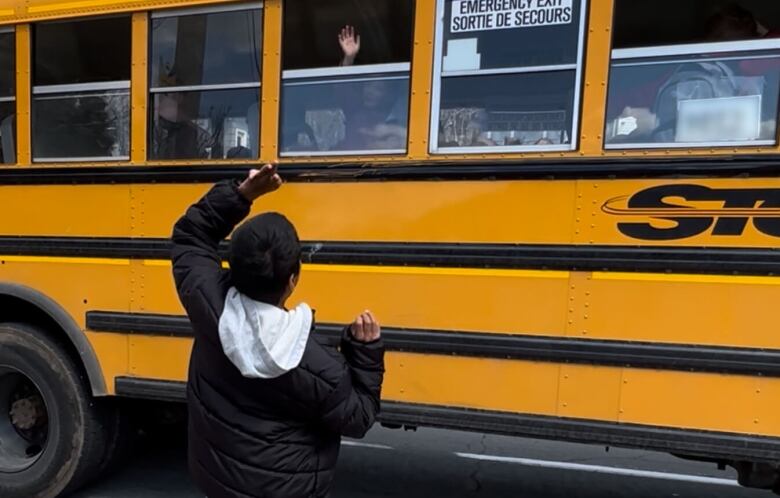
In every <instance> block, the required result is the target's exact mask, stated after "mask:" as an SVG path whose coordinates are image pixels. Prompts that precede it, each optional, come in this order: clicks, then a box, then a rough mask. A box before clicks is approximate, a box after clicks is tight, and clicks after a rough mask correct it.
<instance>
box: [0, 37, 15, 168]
mask: <svg viewBox="0 0 780 498" xmlns="http://www.w3.org/2000/svg"><path fill="white" fill-rule="evenodd" d="M8 34H10V35H11V36H16V26H14V25H11V26H0V35H8ZM15 48H16V40H14V51H13V52H12V53H11V54H10V55H11V57H13V65H14V77H15V76H16V51H15ZM0 55H2V54H0ZM12 88H13V92H12V94H11V95H0V103H2V104H5V103H8V102H12V103H13V106H14V115H16V113H17V112H18V109H17V108H16V94H17V93H18V90H19V89H18V88H16V79H15V78H14V84H13V87H12ZM14 128H15V127H14ZM14 135H17V133H16V132H14ZM13 142H14V148H15V149H17V148H18V142H17V137H16V136H14V137H13ZM18 163H19V153H18V150H14V160H13V162H8V163H5V162H3V160H2V157H0V166H5V167H7V166H13V165H15V164H18Z"/></svg>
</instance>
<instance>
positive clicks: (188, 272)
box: [171, 165, 282, 297]
mask: <svg viewBox="0 0 780 498" xmlns="http://www.w3.org/2000/svg"><path fill="white" fill-rule="evenodd" d="M281 183H282V181H281V178H280V177H279V175H278V174H277V173H276V166H272V165H265V166H263V168H262V169H260V170H252V171H250V173H249V176H248V177H247V178H246V180H244V181H243V182H242V183H241V184H237V183H236V182H235V181H224V182H219V183H217V184H216V185H214V187H212V188H211V190H209V192H208V193H207V194H206V195H205V196H203V197H202V198H201V199H200V200H199V201H198V202H196V203H195V204H193V205H192V206H190V207H189V209H187V212H186V213H185V214H184V216H182V217H181V218H180V219H179V221H177V222H176V224H175V225H174V227H173V236H172V242H173V248H172V255H171V256H172V260H173V276H174V280H175V282H176V288H177V290H178V291H179V294H180V297H184V296H183V295H182V293H184V292H188V290H189V291H192V290H194V289H195V288H197V287H198V286H200V285H201V284H202V283H205V282H209V281H213V280H214V279H217V278H218V277H219V275H220V273H221V271H222V259H221V258H220V256H219V243H220V242H221V241H222V240H223V239H225V238H226V237H227V236H228V235H230V232H232V231H233V228H235V226H236V225H237V224H238V223H239V222H240V221H241V220H243V219H244V218H245V217H246V216H247V215H248V214H249V208H250V207H251V205H252V202H253V201H254V200H255V199H257V198H258V197H260V196H261V195H263V194H266V193H269V192H273V191H274V190H276V189H278V188H279V186H280V185H281Z"/></svg>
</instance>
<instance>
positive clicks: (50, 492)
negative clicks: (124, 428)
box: [0, 323, 113, 498]
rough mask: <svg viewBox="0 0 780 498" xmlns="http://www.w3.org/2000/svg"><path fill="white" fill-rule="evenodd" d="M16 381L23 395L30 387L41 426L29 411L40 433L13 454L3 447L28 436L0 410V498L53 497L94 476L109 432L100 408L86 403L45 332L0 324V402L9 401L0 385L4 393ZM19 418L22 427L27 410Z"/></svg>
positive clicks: (72, 367)
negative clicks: (36, 399)
mask: <svg viewBox="0 0 780 498" xmlns="http://www.w3.org/2000/svg"><path fill="white" fill-rule="evenodd" d="M19 382H27V383H28V384H25V386H26V387H25V389H26V391H25V393H27V392H30V390H31V389H32V388H30V387H29V386H33V387H34V389H36V390H37V393H38V394H37V395H39V397H40V398H41V399H42V401H43V409H44V410H45V415H46V419H45V420H46V423H45V425H43V419H42V418H41V417H40V416H39V413H40V408H36V409H35V410H33V411H32V413H34V414H35V416H34V417H32V419H33V420H35V423H36V427H40V431H44V430H45V433H46V434H45V440H44V441H43V443H42V444H41V443H40V441H39V440H36V444H35V445H34V446H33V447H32V448H33V449H32V450H31V449H30V448H29V447H28V448H27V449H26V450H24V451H16V452H14V447H15V446H14V444H8V442H15V444H16V447H17V450H18V449H19V448H23V445H24V444H25V443H27V442H28V439H26V437H27V435H28V432H26V431H21V432H20V430H19V417H18V413H19V411H17V412H15V413H16V418H15V419H14V417H12V415H11V409H10V405H9V407H8V408H6V407H2V409H0V437H3V435H5V439H6V443H5V444H4V446H5V449H3V450H2V451H3V453H0V496H2V497H3V498H54V497H56V496H64V495H67V494H68V493H70V492H72V491H74V490H76V489H77V488H79V487H80V486H82V485H84V484H85V483H87V482H88V481H90V480H91V479H93V478H95V477H97V476H98V474H99V472H100V470H101V461H104V460H105V459H106V457H107V456H109V455H108V453H107V452H108V450H109V448H110V446H111V445H110V444H109V438H110V437H111V433H112V432H113V431H111V430H110V427H109V426H110V425H111V424H108V425H107V424H105V421H106V420H107V419H106V416H108V417H109V420H110V419H111V417H110V414H107V413H106V411H105V410H106V404H105V403H102V402H97V401H102V400H97V401H96V400H93V399H92V396H91V393H90V392H89V389H88V387H87V382H86V379H84V378H82V375H81V374H80V370H79V369H78V368H77V366H76V364H75V363H74V361H73V360H72V359H71V358H70V357H69V356H68V355H67V354H66V352H65V351H64V350H63V349H62V348H61V347H60V346H59V345H58V344H57V343H56V342H55V341H53V340H52V339H51V338H49V337H48V336H47V334H46V333H45V332H43V331H42V330H40V329H38V328H37V327H34V326H31V325H27V324H22V323H0V403H2V402H6V403H8V402H9V401H8V400H9V395H8V393H7V392H5V393H4V392H3V391H4V390H3V389H2V386H6V388H5V391H8V390H9V388H8V386H9V385H17V384H18V383H19ZM15 383H16V384H15ZM16 390H17V391H18V390H19V389H18V388H16ZM3 395H5V401H4V398H3ZM25 395H26V394H25ZM25 399H28V398H25ZM30 399H31V398H30ZM35 406H40V403H38V404H36V405H35ZM24 413H25V414H26V415H27V416H28V418H26V419H24V420H25V424H26V425H28V424H29V423H31V422H30V417H29V413H30V410H29V409H28V410H27V411H26V412H24ZM9 431H10V432H9ZM14 431H15V432H14ZM36 437H38V436H36ZM41 440H43V438H41ZM36 451H37V453H36ZM30 455H32V456H30Z"/></svg>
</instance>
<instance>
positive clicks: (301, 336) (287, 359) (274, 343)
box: [219, 287, 312, 379]
mask: <svg viewBox="0 0 780 498" xmlns="http://www.w3.org/2000/svg"><path fill="white" fill-rule="evenodd" d="M311 325H312V311H311V308H309V306H308V305H307V304H305V303H304V304H300V305H299V306H298V307H296V308H295V309H293V310H291V311H287V310H283V309H281V308H278V307H276V306H272V305H270V304H266V303H261V302H259V301H255V300H253V299H251V298H249V297H247V296H245V295H243V294H241V293H240V292H238V291H237V290H236V289H235V287H231V288H230V290H228V293H227V297H226V298H225V307H224V308H223V310H222V315H221V316H220V318H219V340H220V342H221V343H222V350H223V351H224V353H225V355H226V356H227V357H228V359H229V360H230V361H231V363H233V365H235V367H236V368H238V370H239V371H240V372H241V374H242V375H243V376H244V377H249V378H259V379H273V378H275V377H279V376H281V375H283V374H285V373H287V372H289V371H290V370H292V369H293V368H295V367H297V366H298V365H299V364H300V363H301V358H303V352H304V350H305V349H306V341H308V339H309V332H310V331H311Z"/></svg>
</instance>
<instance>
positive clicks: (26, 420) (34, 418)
mask: <svg viewBox="0 0 780 498" xmlns="http://www.w3.org/2000/svg"><path fill="white" fill-rule="evenodd" d="M9 415H10V417H11V423H12V424H13V425H14V427H16V428H17V429H19V430H23V431H28V430H30V429H32V428H34V427H39V426H40V425H42V424H43V423H44V422H45V421H46V420H45V419H46V408H45V407H44V404H43V400H42V399H41V397H40V396H39V395H32V396H27V397H25V398H20V399H17V400H16V401H14V402H13V403H12V404H11V411H10V413H9Z"/></svg>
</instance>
